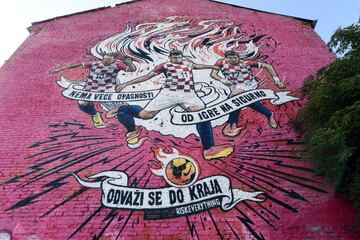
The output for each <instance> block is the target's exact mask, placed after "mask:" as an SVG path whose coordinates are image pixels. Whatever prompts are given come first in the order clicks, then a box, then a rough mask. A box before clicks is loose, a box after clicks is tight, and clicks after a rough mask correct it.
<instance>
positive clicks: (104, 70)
mask: <svg viewBox="0 0 360 240" xmlns="http://www.w3.org/2000/svg"><path fill="white" fill-rule="evenodd" d="M117 58H118V55H117V53H106V54H105V55H104V57H103V59H102V60H101V61H94V62H89V63H78V64H72V65H69V66H65V67H59V68H56V69H54V70H53V71H50V73H57V72H60V71H63V70H65V69H69V68H77V67H85V68H88V69H89V74H88V76H87V80H86V83H85V87H84V90H87V91H90V92H106V91H109V90H110V89H112V88H113V87H114V86H115V85H116V76H117V73H118V72H119V71H120V70H124V71H127V72H134V71H135V70H136V68H135V65H134V64H133V63H132V61H131V59H130V58H126V59H124V60H123V62H121V61H118V60H117ZM78 105H79V108H80V110H81V111H83V112H85V113H86V114H88V115H90V116H91V119H92V122H93V124H94V126H95V127H96V128H104V127H106V125H105V123H104V121H103V119H102V117H101V115H100V113H99V112H98V111H97V110H96V109H95V107H94V104H93V103H92V102H88V101H78Z"/></svg>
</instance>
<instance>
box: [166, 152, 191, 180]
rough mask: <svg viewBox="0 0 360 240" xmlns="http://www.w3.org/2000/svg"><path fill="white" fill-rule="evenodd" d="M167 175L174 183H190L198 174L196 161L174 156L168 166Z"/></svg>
mask: <svg viewBox="0 0 360 240" xmlns="http://www.w3.org/2000/svg"><path fill="white" fill-rule="evenodd" d="M165 171H166V177H167V179H168V180H169V181H170V182H171V183H172V184H174V185H177V186H184V185H188V184H190V183H191V182H192V181H193V180H194V178H195V176H196V167H195V165H194V163H192V162H191V161H189V160H187V159H185V158H174V159H173V160H171V161H170V162H169V163H168V164H167V166H166V169H165Z"/></svg>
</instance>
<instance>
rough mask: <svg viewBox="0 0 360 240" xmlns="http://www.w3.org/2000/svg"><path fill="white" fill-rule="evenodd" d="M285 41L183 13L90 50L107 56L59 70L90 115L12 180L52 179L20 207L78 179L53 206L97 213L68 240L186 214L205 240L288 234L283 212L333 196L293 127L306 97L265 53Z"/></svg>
mask: <svg viewBox="0 0 360 240" xmlns="http://www.w3.org/2000/svg"><path fill="white" fill-rule="evenodd" d="M279 44H280V43H278V42H277V41H276V39H273V38H272V37H271V36H269V35H268V33H264V32H262V31H261V30H259V29H256V28H255V27H254V26H248V25H235V24H233V23H231V22H228V21H223V20H203V21H195V20H190V19H187V18H186V17H179V16H173V17H167V18H164V20H163V21H153V22H152V21H149V22H142V23H137V24H129V26H128V27H127V28H126V29H125V30H124V31H122V32H120V33H118V34H116V35H113V36H111V37H108V38H105V39H103V40H101V41H100V42H98V43H97V44H96V45H94V46H93V47H92V48H91V49H90V51H89V53H90V54H91V56H92V57H93V58H94V59H96V60H94V61H89V62H81V63H75V64H72V65H64V66H59V67H58V68H55V69H53V70H51V71H50V73H51V74H54V75H53V76H54V79H55V78H56V81H57V84H58V85H59V87H61V89H62V96H59V98H66V99H67V101H69V102H71V103H73V105H69V106H70V107H71V108H72V110H71V111H77V110H78V109H80V111H81V112H82V113H80V112H79V114H85V115H87V116H89V118H88V120H89V121H88V122H80V121H77V120H73V119H69V121H67V122H61V123H52V124H50V125H49V138H48V139H40V140H39V141H37V142H35V143H34V144H33V145H32V146H30V147H29V148H30V149H32V150H34V149H37V153H35V154H32V155H30V156H29V157H28V159H31V160H32V162H33V163H34V164H33V165H32V166H31V167H30V169H29V171H28V172H27V173H23V174H19V175H17V176H15V177H13V178H11V179H9V180H8V181H7V182H6V183H5V184H13V183H17V182H21V184H22V186H23V187H26V186H30V185H31V184H34V183H37V182H42V181H44V180H45V179H46V181H47V182H46V183H45V185H44V186H43V189H41V190H40V191H39V192H35V193H31V194H29V195H28V196H26V197H24V198H23V199H22V200H21V201H19V202H17V203H15V204H12V205H11V206H9V208H8V210H18V209H21V208H22V207H25V206H28V205H36V204H40V203H41V201H42V199H44V198H46V197H47V196H48V195H51V194H55V195H56V191H57V189H59V188H61V187H62V186H70V185H71V186H72V189H75V190H74V191H72V193H71V194H70V195H69V196H68V197H66V198H61V199H57V198H51V199H54V202H52V204H51V205H52V207H50V208H48V209H42V210H40V211H41V212H42V217H46V216H49V215H51V214H54V213H56V211H57V210H58V209H61V208H62V207H65V206H66V207H69V206H75V205H76V206H77V207H79V208H85V209H87V210H85V211H84V214H85V213H86V214H85V215H87V217H86V219H85V220H84V221H83V222H82V223H80V224H78V225H76V226H73V228H72V232H70V233H69V234H68V239H79V238H81V237H80V236H83V235H81V234H84V233H83V231H84V232H86V231H85V229H86V228H87V227H88V226H89V225H91V224H96V225H98V226H101V227H99V228H101V231H99V232H98V233H97V234H95V235H93V236H92V238H93V239H102V238H101V237H102V236H103V235H104V234H106V232H107V231H111V230H109V229H116V234H115V235H112V236H113V238H114V239H119V238H121V237H126V239H128V238H131V233H130V232H131V230H125V228H126V226H128V228H134V227H135V228H136V225H139V224H140V225H141V226H142V231H150V232H151V231H152V230H151V229H153V227H152V225H151V224H150V223H152V221H159V220H160V219H163V221H168V223H169V224H173V223H174V222H173V219H177V220H178V221H185V222H186V225H187V226H188V231H187V234H188V237H194V238H195V237H197V238H198V239H199V236H201V234H204V233H201V232H206V234H213V236H217V237H218V238H219V239H224V238H226V239H227V238H234V239H243V238H242V237H246V239H258V240H260V239H270V238H266V236H263V234H262V232H261V228H262V227H263V226H267V227H270V228H272V229H273V230H274V231H276V230H277V229H278V227H277V223H278V222H279V220H280V218H281V216H280V215H278V212H279V211H280V212H281V211H282V210H285V211H289V212H290V213H291V214H294V215H295V214H297V212H298V209H297V206H298V205H299V203H302V204H304V203H306V202H309V200H308V199H307V196H306V195H307V194H306V193H307V192H314V193H316V194H326V193H327V191H326V190H325V189H323V188H322V187H321V183H320V182H318V181H316V180H314V178H313V176H312V174H313V170H312V169H311V168H309V167H307V166H306V164H302V163H301V164H299V163H298V162H297V161H295V160H296V159H298V158H300V157H299V154H300V152H301V149H300V147H301V143H300V137H299V136H297V135H296V134H294V133H293V132H292V130H291V128H290V127H289V126H288V121H289V120H290V115H292V114H294V113H295V112H297V109H298V108H299V107H301V105H302V100H300V99H299V98H298V97H297V96H298V94H297V93H296V92H293V91H292V89H291V88H289V86H288V84H287V83H286V79H285V77H284V76H281V75H279V74H278V73H277V70H276V66H277V64H278V63H277V62H276V61H275V60H273V59H272V58H271V56H269V55H267V54H264V52H263V51H262V50H263V49H265V48H266V49H267V51H266V52H267V53H268V52H271V51H272V50H274V49H276V48H277V47H278V45H279ZM270 60H271V61H270ZM79 71H80V72H82V74H86V75H87V78H86V79H84V78H82V79H78V78H77V77H78V76H79V74H78V73H79ZM49 179H50V180H49ZM90 193H91V194H90ZM89 198H91V199H94V201H93V202H95V204H96V207H95V210H94V211H93V212H91V211H90V210H89V205H88V203H87V201H88V199H89ZM78 199H81V200H78ZM88 210H89V211H88ZM64 214H66V213H64ZM214 214H215V215H216V216H217V217H216V218H214ZM130 219H131V221H130ZM164 219H165V220H164ZM219 219H220V220H219ZM147 224H149V225H147ZM207 225H211V226H213V228H209V229H207V228H206V226H207ZM202 228H203V229H202ZM146 229H148V230H146ZM201 229H202V230H201ZM206 229H207V230H206ZM147 234H150V233H149V232H147V233H145V232H144V236H148V235H147ZM150 235H151V234H150ZM150 235H149V236H150ZM185 238H186V236H184V239H185ZM84 239H85V238H84ZM180 239H182V238H180ZM244 239H245V238H244Z"/></svg>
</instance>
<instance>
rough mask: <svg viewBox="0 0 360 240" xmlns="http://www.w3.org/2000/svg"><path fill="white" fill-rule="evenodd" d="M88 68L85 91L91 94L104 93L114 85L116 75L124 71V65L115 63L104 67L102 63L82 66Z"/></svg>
mask: <svg viewBox="0 0 360 240" xmlns="http://www.w3.org/2000/svg"><path fill="white" fill-rule="evenodd" d="M84 67H88V68H90V70H89V75H88V79H87V81H86V85H85V90H87V91H91V92H105V91H106V90H107V89H109V88H112V87H113V86H114V85H116V75H117V73H118V72H119V71H120V70H125V69H126V67H127V66H126V65H125V64H123V63H121V62H115V63H112V64H110V65H105V64H104V63H103V62H102V61H98V62H92V63H88V64H84Z"/></svg>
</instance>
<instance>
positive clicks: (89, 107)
mask: <svg viewBox="0 0 360 240" xmlns="http://www.w3.org/2000/svg"><path fill="white" fill-rule="evenodd" d="M78 105H79V108H80V110H81V111H82V112H84V113H86V114H88V115H90V116H91V119H92V122H93V124H94V126H95V127H96V128H104V127H106V125H105V123H104V121H103V119H102V118H101V115H100V113H99V112H98V111H96V109H95V106H94V104H93V103H92V102H86V101H78Z"/></svg>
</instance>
